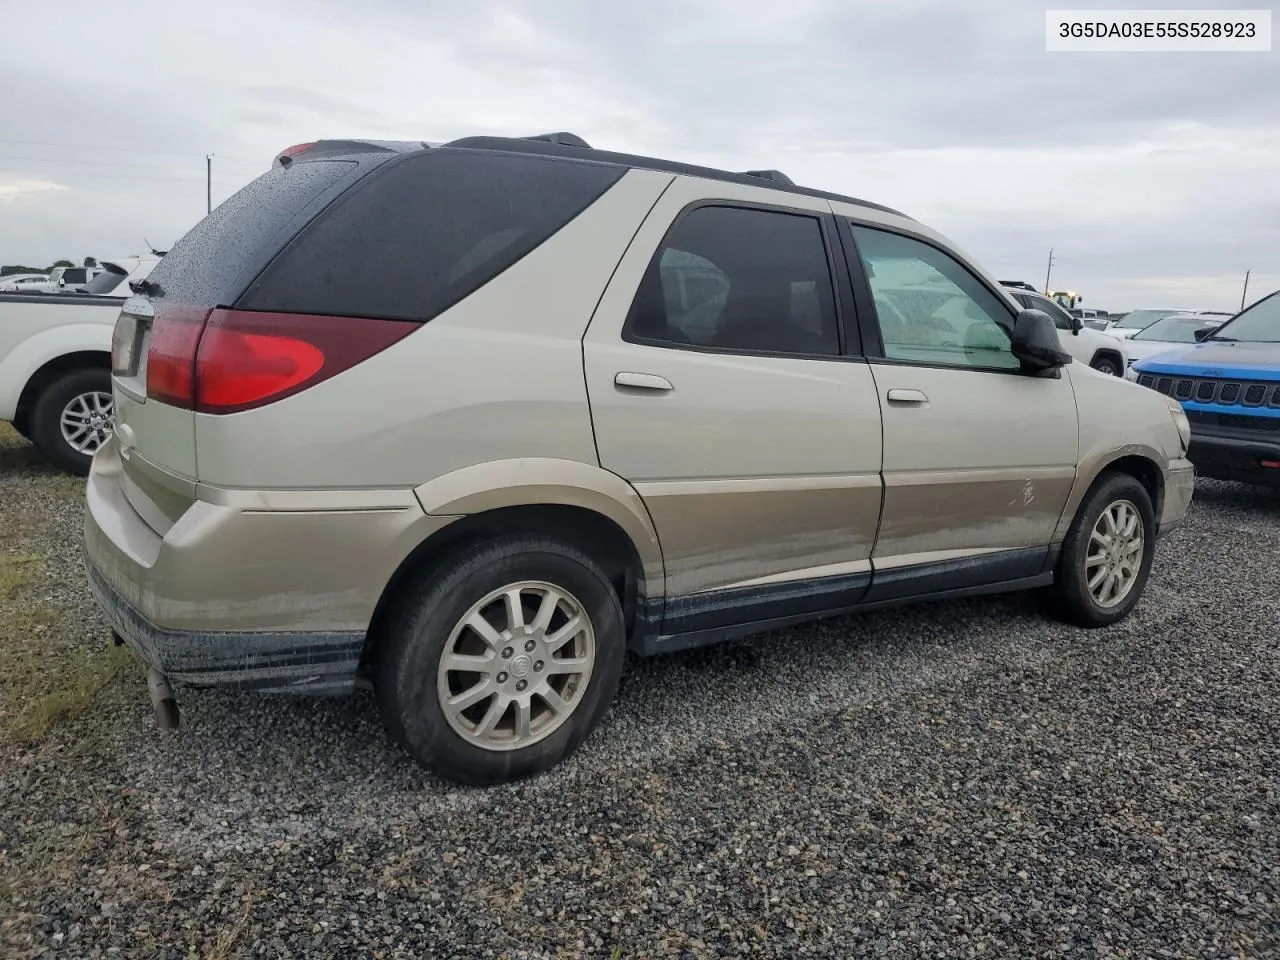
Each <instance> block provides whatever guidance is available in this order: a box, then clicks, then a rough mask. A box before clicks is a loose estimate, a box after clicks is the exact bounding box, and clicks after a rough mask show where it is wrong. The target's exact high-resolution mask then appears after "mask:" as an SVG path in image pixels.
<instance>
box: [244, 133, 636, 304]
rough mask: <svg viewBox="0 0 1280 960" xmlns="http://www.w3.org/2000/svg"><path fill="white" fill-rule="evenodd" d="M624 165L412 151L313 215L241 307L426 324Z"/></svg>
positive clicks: (567, 216)
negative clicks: (314, 218)
mask: <svg viewBox="0 0 1280 960" xmlns="http://www.w3.org/2000/svg"><path fill="white" fill-rule="evenodd" d="M624 172H625V171H624V170H623V169H622V168H617V167H607V166H602V165H595V164H589V163H577V162H570V161H565V160H550V159H542V158H533V157H518V156H507V155H492V154H473V153H466V152H462V151H450V150H447V149H445V150H436V151H427V152H425V153H422V154H413V155H411V156H409V157H406V158H405V159H403V160H400V161H396V162H392V163H389V164H388V165H387V166H386V167H384V168H382V169H380V170H378V171H377V172H375V173H374V174H372V175H370V176H369V178H368V179H367V180H366V181H364V182H363V183H362V184H360V185H359V186H358V187H357V188H356V189H355V190H354V191H352V192H351V193H350V194H348V195H347V196H345V197H343V198H341V199H340V200H339V201H337V202H336V203H335V204H334V205H333V206H332V207H330V208H329V209H328V210H327V211H326V212H325V213H324V214H323V215H322V216H320V217H319V218H317V219H316V220H315V221H314V222H313V223H312V224H311V225H310V226H309V227H308V228H307V229H305V230H304V231H303V232H302V233H301V234H300V235H299V237H298V238H297V239H296V240H295V241H294V242H293V243H292V244H290V245H289V247H287V248H286V249H285V251H284V252H283V253H282V254H281V255H280V256H279V257H277V258H276V260H275V261H274V262H273V263H272V264H271V265H270V266H269V267H267V269H266V270H265V271H263V273H262V275H261V276H260V277H259V278H258V279H257V281H255V282H254V283H253V284H252V285H251V286H250V287H249V289H248V290H247V291H246V293H245V295H244V297H243V298H241V300H240V302H239V303H238V304H237V306H238V307H239V308H240V309H242V310H259V311H271V312H276V313H303V314H321V315H329V316H351V317H382V318H387V319H395V320H419V321H422V320H429V319H431V318H432V317H434V316H437V315H438V314H440V313H441V312H443V311H444V310H446V309H448V308H449V307H450V306H452V305H453V304H455V303H457V302H458V301H459V300H461V299H463V298H464V297H466V296H467V295H469V294H470V293H472V292H474V291H475V290H477V289H479V288H480V287H481V286H483V285H484V284H486V283H488V282H489V281H490V280H492V279H493V278H494V277H496V276H497V275H498V274H499V273H501V272H502V271H503V270H505V269H507V268H508V267H509V266H511V265H512V264H514V263H515V262H516V261H517V260H519V259H520V258H521V257H523V256H525V255H526V254H528V253H529V252H530V251H532V250H533V249H534V248H535V247H537V246H538V245H539V244H540V243H542V242H543V241H544V240H546V239H547V238H548V237H550V236H552V235H553V234H554V233H556V232H557V231H558V230H559V229H560V228H561V227H563V226H564V225H565V224H567V223H568V222H569V221H570V220H572V219H574V217H576V216H577V215H578V214H579V213H580V212H581V211H582V210H584V209H585V208H586V207H587V206H589V205H590V204H591V203H592V202H593V201H595V200H596V199H598V198H599V197H600V196H601V195H602V194H603V193H604V192H605V191H606V190H608V189H609V187H611V186H612V185H613V184H614V183H616V182H617V181H618V180H619V179H620V178H621V176H622V174H623V173H624Z"/></svg>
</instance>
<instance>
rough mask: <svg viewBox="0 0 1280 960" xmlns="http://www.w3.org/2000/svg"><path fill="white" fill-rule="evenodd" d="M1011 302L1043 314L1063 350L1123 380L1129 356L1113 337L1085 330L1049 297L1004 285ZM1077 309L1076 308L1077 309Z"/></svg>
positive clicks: (1078, 320) (1078, 319)
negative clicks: (1049, 320) (1053, 327)
mask: <svg viewBox="0 0 1280 960" xmlns="http://www.w3.org/2000/svg"><path fill="white" fill-rule="evenodd" d="M1005 286H1006V288H1007V289H1008V290H1009V294H1010V295H1011V296H1012V297H1013V299H1015V300H1017V301H1018V303H1020V304H1021V305H1022V306H1024V307H1027V308H1028V309H1031V310H1043V311H1044V312H1045V313H1047V314H1048V315H1049V318H1050V319H1051V320H1053V325H1054V326H1055V327H1057V328H1058V339H1059V340H1061V341H1062V348H1063V349H1064V350H1066V351H1067V353H1069V354H1071V355H1072V356H1073V357H1075V358H1076V359H1077V360H1079V361H1080V362H1081V363H1083V364H1085V365H1086V366H1090V367H1093V369H1095V370H1098V371H1100V372H1102V373H1109V374H1111V376H1113V377H1121V376H1124V372H1125V369H1126V368H1127V367H1128V355H1127V352H1126V350H1125V347H1124V344H1123V343H1122V342H1121V341H1118V340H1116V339H1115V338H1114V337H1104V336H1103V335H1102V334H1100V333H1098V332H1097V331H1096V330H1089V329H1086V328H1085V326H1084V322H1083V321H1082V320H1081V319H1080V318H1079V317H1073V316H1072V315H1071V314H1072V312H1073V311H1068V310H1067V309H1066V308H1064V307H1062V306H1061V305H1060V304H1058V303H1057V302H1055V301H1053V300H1050V299H1049V298H1048V297H1046V296H1043V295H1041V294H1039V293H1036V292H1035V291H1033V290H1027V289H1025V288H1024V287H1013V286H1011V285H1009V284H1006V285H1005ZM1077 309H1079V308H1077Z"/></svg>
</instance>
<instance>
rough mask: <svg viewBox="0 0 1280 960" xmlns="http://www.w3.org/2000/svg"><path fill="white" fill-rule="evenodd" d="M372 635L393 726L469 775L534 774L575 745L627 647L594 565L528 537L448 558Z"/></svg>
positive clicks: (460, 777) (406, 740)
mask: <svg viewBox="0 0 1280 960" xmlns="http://www.w3.org/2000/svg"><path fill="white" fill-rule="evenodd" d="M381 639H382V641H383V645H382V647H381V648H380V649H379V651H378V654H377V656H376V659H375V668H374V688H375V691H376V694H377V698H378V702H379V707H380V709H381V712H382V715H383V720H384V722H385V723H386V725H387V727H388V730H389V732H390V733H391V735H392V737H393V738H394V739H395V740H396V741H397V742H398V743H400V744H401V746H403V747H404V748H405V749H406V750H407V751H408V752H409V754H410V755H412V756H413V757H414V758H415V759H416V760H417V761H418V762H419V763H420V764H422V765H423V766H425V767H427V768H428V769H430V770H432V771H434V772H435V773H437V774H439V775H441V776H443V777H445V778H447V779H449V780H453V781H456V782H459V783H465V784H473V785H478V784H492V783H501V782H504V781H509V780H517V779H520V778H523V777H528V776H532V775H534V774H538V773H542V772H543V771H545V770H548V769H550V768H551V767H553V766H555V765H556V764H557V763H559V762H560V761H561V760H563V759H564V758H566V757H567V756H569V755H570V754H571V753H572V752H573V751H574V750H576V749H577V748H578V746H579V745H580V744H581V743H582V741H583V740H585V739H586V737H587V736H588V735H589V734H590V733H591V731H592V730H593V729H594V728H595V727H596V725H597V724H598V723H599V721H600V719H601V718H602V717H603V715H604V713H605V711H606V710H607V709H608V707H609V704H610V703H611V702H612V700H613V696H614V694H615V692H616V691H617V688H618V681H619V678H620V676H621V673H622V662H623V656H624V652H625V631H624V625H623V615H622V606H621V604H620V603H619V600H618V595H617V593H616V592H615V590H614V589H613V586H612V585H611V584H610V583H609V580H608V578H607V577H606V576H605V574H604V573H603V571H602V570H601V569H600V567H599V565H598V564H596V563H595V561H593V560H592V559H591V558H590V557H589V556H587V555H586V554H585V553H583V552H582V551H581V550H579V549H578V548H577V547H575V546H572V545H570V544H567V543H561V542H559V541H556V540H551V539H547V538H545V537H534V536H512V537H505V538H502V539H499V540H495V541H491V542H489V543H487V544H485V545H484V546H482V547H479V548H477V549H476V550H475V551H474V553H472V554H471V555H470V556H466V555H462V556H460V557H458V558H456V559H455V560H454V561H453V562H452V563H450V564H449V565H447V566H446V568H445V569H443V570H442V571H440V572H439V573H438V574H437V575H436V576H435V577H433V578H432V580H431V581H430V582H428V583H426V584H424V585H423V589H422V590H421V592H420V594H419V595H418V596H416V597H413V598H411V599H409V600H408V601H407V602H406V603H405V605H404V606H403V608H402V609H401V611H400V615H399V616H398V617H397V618H396V622H395V623H394V624H393V625H392V627H391V629H390V630H389V631H388V634H387V636H385V637H384V638H381Z"/></svg>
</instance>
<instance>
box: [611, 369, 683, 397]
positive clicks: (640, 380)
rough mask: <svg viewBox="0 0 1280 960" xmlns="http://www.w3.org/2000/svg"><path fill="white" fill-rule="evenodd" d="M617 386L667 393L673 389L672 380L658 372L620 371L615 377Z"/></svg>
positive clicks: (614, 380)
mask: <svg viewBox="0 0 1280 960" xmlns="http://www.w3.org/2000/svg"><path fill="white" fill-rule="evenodd" d="M613 382H614V385H615V386H619V387H630V388H631V389H633V390H656V391H659V392H663V393H665V392H666V391H668V390H670V389H672V387H671V381H670V380H668V379H667V378H666V377H660V376H658V375H657V374H656V373H626V372H623V373H619V374H617V375H616V376H614V378H613Z"/></svg>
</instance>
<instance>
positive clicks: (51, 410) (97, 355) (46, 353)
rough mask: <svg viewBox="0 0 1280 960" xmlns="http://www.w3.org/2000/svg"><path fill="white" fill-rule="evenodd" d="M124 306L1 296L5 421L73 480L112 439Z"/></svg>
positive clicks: (1, 412) (0, 411)
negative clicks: (114, 357) (114, 345)
mask: <svg viewBox="0 0 1280 960" xmlns="http://www.w3.org/2000/svg"><path fill="white" fill-rule="evenodd" d="M126 292H127V291H126ZM124 300H125V298H124V297H123V296H115V297H102V296H89V295H82V294H74V293H62V294H39V293H31V294H26V293H0V420H8V421H10V422H11V423H12V424H13V426H14V427H15V428H16V429H17V431H18V432H19V433H21V434H22V435H23V436H24V437H26V438H27V439H29V440H30V441H31V442H32V443H34V444H35V445H36V447H37V448H38V449H39V450H40V452H41V453H43V454H44V455H45V456H46V457H47V458H48V459H49V460H50V461H51V462H53V463H54V464H56V465H57V466H58V467H60V468H62V469H63V470H66V471H68V472H70V473H75V474H81V475H83V474H85V473H87V472H88V470H89V462H90V461H91V460H92V459H93V455H94V453H95V452H96V451H97V449H98V447H99V446H101V445H102V441H103V440H105V439H106V438H107V437H108V436H109V435H110V431H111V369H110V367H111V333H112V330H113V329H114V327H115V322H116V317H117V316H119V314H120V307H121V305H122V304H123V303H124Z"/></svg>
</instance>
